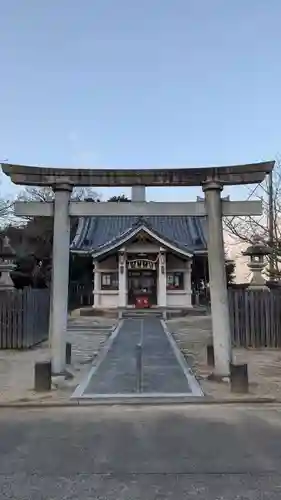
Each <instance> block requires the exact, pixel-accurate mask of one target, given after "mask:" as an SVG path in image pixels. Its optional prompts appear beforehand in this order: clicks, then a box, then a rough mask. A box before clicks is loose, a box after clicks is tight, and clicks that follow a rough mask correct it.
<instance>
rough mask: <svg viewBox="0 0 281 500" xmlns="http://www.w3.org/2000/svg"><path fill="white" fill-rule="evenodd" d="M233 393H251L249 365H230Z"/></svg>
mask: <svg viewBox="0 0 281 500" xmlns="http://www.w3.org/2000/svg"><path fill="white" fill-rule="evenodd" d="M230 387H231V392H237V393H240V394H247V393H248V392H249V380H248V365H247V364H240V365H234V364H232V363H230Z"/></svg>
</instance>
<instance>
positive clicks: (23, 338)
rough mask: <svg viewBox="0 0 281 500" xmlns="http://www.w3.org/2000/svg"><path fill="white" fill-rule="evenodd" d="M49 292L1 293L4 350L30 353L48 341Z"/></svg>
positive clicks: (0, 326)
mask: <svg viewBox="0 0 281 500" xmlns="http://www.w3.org/2000/svg"><path fill="white" fill-rule="evenodd" d="M49 308H50V294H49V290H48V289H42V290H39V289H32V288H25V289H23V290H12V291H0V349H27V348H29V347H32V346H34V345H36V344H39V343H40V342H43V341H44V340H46V339H47V338H48V329H49Z"/></svg>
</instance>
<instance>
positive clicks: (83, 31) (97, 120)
mask: <svg viewBox="0 0 281 500" xmlns="http://www.w3.org/2000/svg"><path fill="white" fill-rule="evenodd" d="M0 20H1V29H0V61H1V76H0V103H1V106H0V109H1V117H0V159H1V160H2V159H5V158H8V159H9V162H15V163H22V164H33V165H38V164H39V165H48V166H64V167H66V166H93V167H103V166H105V167H107V168H109V167H125V168H129V167H136V168H143V167H152V166H155V167H163V168H164V167H168V166H178V167H180V166H201V165H202V166H207V165H220V164H221V165H225V164H236V163H244V162H252V161H260V160H265V159H272V158H274V157H275V156H276V155H277V154H278V152H279V151H280V142H281V90H280V82H281V64H280V54H281V29H280V20H281V1H280V0H268V1H266V0H232V1H230V0H229V1H227V0H79V1H78V0H6V1H4V0H2V2H0ZM3 188H4V190H6V192H7V190H9V189H10V188H9V186H8V184H7V183H4V185H3V186H2V191H3ZM121 191H122V190H121ZM100 192H101V190H100ZM119 192H120V190H115V191H114V192H113V190H111V191H110V193H109V192H108V190H107V191H106V192H105V191H103V196H104V197H106V196H107V195H108V194H116V193H119ZM195 194H197V192H196V193H195V191H192V190H189V191H188V192H186V190H183V189H174V190H167V189H166V190H165V191H164V190H161V189H158V190H157V189H154V190H153V189H150V190H149V198H154V199H186V198H193V197H194V195H195ZM240 194H241V192H240ZM234 196H235V194H234ZM240 197H241V196H240Z"/></svg>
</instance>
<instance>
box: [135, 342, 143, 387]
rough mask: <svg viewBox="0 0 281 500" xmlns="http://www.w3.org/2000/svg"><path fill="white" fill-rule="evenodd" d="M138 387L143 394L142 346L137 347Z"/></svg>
mask: <svg viewBox="0 0 281 500" xmlns="http://www.w3.org/2000/svg"><path fill="white" fill-rule="evenodd" d="M136 386H137V392H142V344H137V345H136Z"/></svg>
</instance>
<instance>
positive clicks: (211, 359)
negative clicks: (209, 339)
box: [207, 344, 215, 366]
mask: <svg viewBox="0 0 281 500" xmlns="http://www.w3.org/2000/svg"><path fill="white" fill-rule="evenodd" d="M207 365H208V366H215V354H214V346H213V344H209V345H207Z"/></svg>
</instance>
